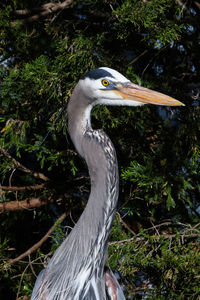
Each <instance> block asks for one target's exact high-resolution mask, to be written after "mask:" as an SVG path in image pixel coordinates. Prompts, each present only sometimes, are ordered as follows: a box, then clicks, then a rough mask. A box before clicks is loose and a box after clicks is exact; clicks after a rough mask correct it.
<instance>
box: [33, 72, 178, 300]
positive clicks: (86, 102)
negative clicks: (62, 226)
mask: <svg viewBox="0 0 200 300" xmlns="http://www.w3.org/2000/svg"><path fill="white" fill-rule="evenodd" d="M147 103H151V104H156V105H168V106H180V105H183V104H182V103H181V102H179V101H178V100H175V99H173V98H171V97H169V96H166V95H164V94H162V93H158V92H155V91H153V90H150V89H147V88H144V87H141V86H138V85H136V84H134V83H131V82H130V81H129V80H128V79H127V78H126V77H124V76H123V75H122V74H120V73H119V72H117V71H115V70H113V69H110V68H105V67H102V68H98V69H95V70H92V71H89V72H88V73H87V74H86V75H84V76H83V77H82V78H81V79H80V80H79V82H78V84H77V85H76V87H75V88H74V91H73V93H72V96H71V98H70V101H69V104H68V108H67V111H68V128H69V133H70V136H71V139H72V142H73V143H74V145H75V147H76V149H77V151H78V152H79V154H80V155H81V156H82V157H83V158H84V159H85V161H86V163H87V166H88V169H89V175H90V179H91V191H90V196H89V200H88V203H87V205H86V208H85V210H84V211H83V213H82V215H81V217H80V218H79V220H78V222H77V224H76V225H75V227H74V228H73V230H72V231H71V232H70V234H69V235H68V237H67V238H66V239H65V240H64V241H63V243H62V244H61V245H60V247H59V248H58V249H57V250H56V252H55V254H54V255H53V257H52V258H51V260H50V262H49V263H48V265H47V267H46V268H45V269H44V270H43V271H42V272H41V273H40V275H39V276H38V278H37V280H36V283H35V287H34V290H33V293H32V298H31V299H32V300H106V299H111V300H122V299H125V297H124V295H123V292H122V289H121V288H120V286H119V284H118V282H117V280H116V278H115V276H114V274H113V273H112V271H111V270H109V269H108V268H105V260H106V253H107V245H108V238H109V233H110V231H111V227H112V222H113V218H114V216H115V212H116V206H117V201H118V189H119V188H118V185H119V177H118V163H117V157H116V152H115V148H114V146H113V144H112V142H111V140H110V139H109V137H108V136H107V135H106V134H105V132H103V131H102V130H93V129H92V126H91V121H90V113H91V110H92V108H93V107H94V106H95V105H98V104H100V105H101V104H104V105H123V106H138V105H143V104H147Z"/></svg>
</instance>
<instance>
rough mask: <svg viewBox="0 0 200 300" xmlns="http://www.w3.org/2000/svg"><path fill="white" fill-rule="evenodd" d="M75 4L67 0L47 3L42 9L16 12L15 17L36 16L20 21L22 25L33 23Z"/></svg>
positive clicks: (12, 23)
mask: <svg viewBox="0 0 200 300" xmlns="http://www.w3.org/2000/svg"><path fill="white" fill-rule="evenodd" d="M72 3H73V0H66V1H64V2H62V3H47V4H44V5H42V6H41V7H37V8H33V9H32V10H27V9H25V10H16V11H15V12H14V15H16V16H25V17H26V16H27V15H32V14H35V13H36V14H35V15H33V16H30V17H28V18H25V19H23V20H21V21H19V22H20V23H21V24H24V23H33V22H36V21H38V20H39V19H41V18H45V17H47V16H48V15H50V14H52V13H56V12H58V11H61V10H63V9H66V8H68V7H69V6H70V5H71V4H72ZM15 24H16V21H14V22H11V25H15Z"/></svg>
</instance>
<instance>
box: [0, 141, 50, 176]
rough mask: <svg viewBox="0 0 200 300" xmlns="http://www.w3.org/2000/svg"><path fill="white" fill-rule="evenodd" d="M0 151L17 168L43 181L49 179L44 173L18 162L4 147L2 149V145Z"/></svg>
mask: <svg viewBox="0 0 200 300" xmlns="http://www.w3.org/2000/svg"><path fill="white" fill-rule="evenodd" d="M0 151H1V153H3V155H4V156H6V157H7V158H9V159H11V160H12V162H13V163H14V165H15V167H16V168H18V169H19V170H21V171H22V172H25V173H27V174H30V175H32V176H33V177H35V178H40V179H42V180H44V181H49V178H48V177H47V176H45V175H44V174H42V173H40V172H33V171H31V170H30V169H28V168H26V167H25V166H23V165H22V164H21V163H20V162H18V161H17V160H16V159H15V158H14V157H12V156H11V155H10V154H9V153H8V152H7V151H6V150H5V149H3V148H2V147H0Z"/></svg>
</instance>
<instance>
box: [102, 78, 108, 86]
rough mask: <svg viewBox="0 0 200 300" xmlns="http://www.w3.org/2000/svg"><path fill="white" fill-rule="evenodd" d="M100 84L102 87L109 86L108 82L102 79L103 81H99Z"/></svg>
mask: <svg viewBox="0 0 200 300" xmlns="http://www.w3.org/2000/svg"><path fill="white" fill-rule="evenodd" d="M101 83H102V84H103V85H104V86H108V85H109V81H108V80H105V79H103V80H102V81H101Z"/></svg>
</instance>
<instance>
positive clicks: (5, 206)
mask: <svg viewBox="0 0 200 300" xmlns="http://www.w3.org/2000/svg"><path fill="white" fill-rule="evenodd" d="M52 202H54V200H53V198H49V199H43V198H42V197H41V198H27V199H25V200H22V201H10V202H0V212H3V211H9V210H11V211H14V210H21V209H31V208H35V207H40V206H42V205H45V204H47V203H52Z"/></svg>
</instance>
